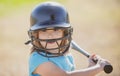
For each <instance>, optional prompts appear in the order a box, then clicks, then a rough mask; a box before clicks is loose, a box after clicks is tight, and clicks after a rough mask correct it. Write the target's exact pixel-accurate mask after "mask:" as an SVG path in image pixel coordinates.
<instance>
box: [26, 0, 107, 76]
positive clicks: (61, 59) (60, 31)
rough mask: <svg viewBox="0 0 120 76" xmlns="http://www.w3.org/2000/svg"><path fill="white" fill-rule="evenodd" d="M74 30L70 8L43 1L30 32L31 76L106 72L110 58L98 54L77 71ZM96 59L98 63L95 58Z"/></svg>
mask: <svg viewBox="0 0 120 76" xmlns="http://www.w3.org/2000/svg"><path fill="white" fill-rule="evenodd" d="M72 32H73V28H72V27H71V25H70V23H69V18H68V13H67V10H66V9H65V7H63V6H62V5H60V4H58V3H56V2H44V3H41V4H40V5H38V6H36V7H35V8H34V9H33V11H32V13H31V26H30V30H29V31H28V35H29V37H30V38H31V40H30V41H29V42H31V44H32V45H33V47H32V51H31V55H30V59H29V76H95V75H96V74H98V73H99V72H101V71H103V67H104V66H105V65H106V64H107V61H106V60H104V59H102V58H100V57H99V56H97V55H92V56H90V57H89V66H88V68H86V69H81V70H75V64H74V60H73V57H72V55H71V54H70V53H69V47H70V43H71V40H72V37H71V35H72ZM29 42H28V43H29ZM95 58H96V59H98V62H97V63H96V64H95V63H94V62H93V61H92V59H95Z"/></svg>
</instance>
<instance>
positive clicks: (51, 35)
mask: <svg viewBox="0 0 120 76" xmlns="http://www.w3.org/2000/svg"><path fill="white" fill-rule="evenodd" d="M63 35H64V32H63V30H62V29H56V30H53V29H47V30H45V31H42V30H40V31H39V39H56V38H61V37H63ZM57 42H58V44H60V43H61V40H58V41H57ZM41 44H42V46H43V47H45V46H46V41H41ZM56 47H58V45H57V43H56V42H48V44H47V47H46V48H48V49H49V48H56Z"/></svg>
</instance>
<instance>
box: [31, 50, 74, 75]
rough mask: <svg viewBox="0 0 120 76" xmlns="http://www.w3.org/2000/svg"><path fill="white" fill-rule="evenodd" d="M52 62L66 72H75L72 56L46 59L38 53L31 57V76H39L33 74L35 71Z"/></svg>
mask: <svg viewBox="0 0 120 76" xmlns="http://www.w3.org/2000/svg"><path fill="white" fill-rule="evenodd" d="M49 61H50V62H52V63H54V64H55V65H56V66H58V67H59V68H61V69H62V70H64V71H68V72H69V71H73V70H74V68H75V64H74V60H73V57H72V55H71V54H68V55H64V56H58V57H51V58H48V57H45V56H42V55H40V54H39V53H37V52H33V53H32V54H31V55H30V59H29V76H39V75H38V74H33V72H34V70H35V69H36V68H37V67H38V66H39V65H40V64H44V62H49Z"/></svg>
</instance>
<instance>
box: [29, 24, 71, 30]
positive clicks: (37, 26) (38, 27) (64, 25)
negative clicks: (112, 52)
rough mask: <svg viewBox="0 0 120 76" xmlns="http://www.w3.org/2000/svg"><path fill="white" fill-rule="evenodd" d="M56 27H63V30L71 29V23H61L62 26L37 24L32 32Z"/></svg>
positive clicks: (32, 28)
mask: <svg viewBox="0 0 120 76" xmlns="http://www.w3.org/2000/svg"><path fill="white" fill-rule="evenodd" d="M54 27H63V28H67V27H70V24H69V23H61V24H54V25H39V24H35V25H33V26H32V27H31V28H30V30H32V31H35V30H39V29H42V28H54Z"/></svg>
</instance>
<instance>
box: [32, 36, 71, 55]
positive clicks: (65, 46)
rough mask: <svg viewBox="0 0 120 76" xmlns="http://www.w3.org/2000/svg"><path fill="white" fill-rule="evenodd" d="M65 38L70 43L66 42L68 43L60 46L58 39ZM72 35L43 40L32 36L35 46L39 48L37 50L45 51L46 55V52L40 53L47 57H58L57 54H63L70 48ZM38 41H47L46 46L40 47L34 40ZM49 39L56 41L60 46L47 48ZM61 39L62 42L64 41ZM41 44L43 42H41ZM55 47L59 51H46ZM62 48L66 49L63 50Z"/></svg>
mask: <svg viewBox="0 0 120 76" xmlns="http://www.w3.org/2000/svg"><path fill="white" fill-rule="evenodd" d="M64 39H68V41H69V42H68V44H66V45H64V46H60V45H59V44H58V42H57V40H62V41H63V40H64ZM71 39H72V38H71V36H70V35H69V36H65V37H62V38H58V39H47V40H43V39H37V38H35V37H33V38H32V42H31V43H32V45H33V47H34V48H35V49H36V50H37V51H39V53H40V52H44V53H45V55H44V54H42V53H40V54H42V55H44V56H46V57H56V56H61V55H63V54H64V53H65V52H66V51H67V50H68V49H67V48H68V47H69V46H70V43H71ZM35 40H36V41H38V42H39V43H40V42H41V41H46V46H45V48H39V47H37V46H36V45H35V44H34V43H33V41H35ZM49 41H54V42H56V44H57V45H58V47H57V48H51V49H47V48H46V47H47V43H48V42H49ZM62 41H61V42H62ZM40 44H41V43H40ZM55 49H57V50H58V53H50V52H48V51H46V50H55ZM61 49H65V50H64V51H63V52H61Z"/></svg>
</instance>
